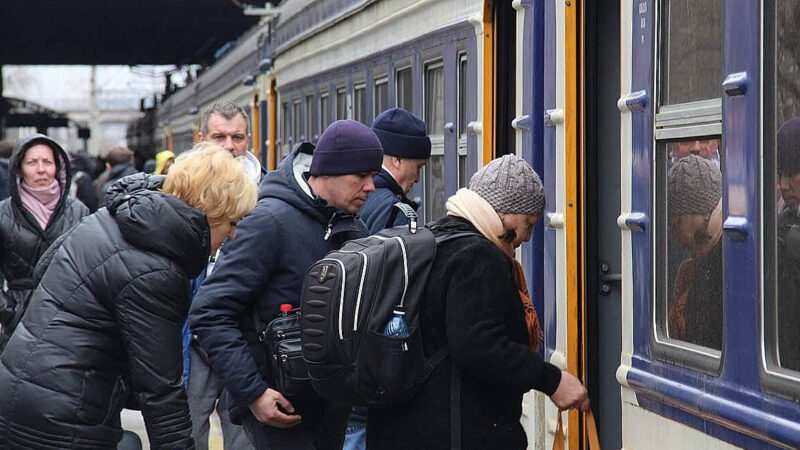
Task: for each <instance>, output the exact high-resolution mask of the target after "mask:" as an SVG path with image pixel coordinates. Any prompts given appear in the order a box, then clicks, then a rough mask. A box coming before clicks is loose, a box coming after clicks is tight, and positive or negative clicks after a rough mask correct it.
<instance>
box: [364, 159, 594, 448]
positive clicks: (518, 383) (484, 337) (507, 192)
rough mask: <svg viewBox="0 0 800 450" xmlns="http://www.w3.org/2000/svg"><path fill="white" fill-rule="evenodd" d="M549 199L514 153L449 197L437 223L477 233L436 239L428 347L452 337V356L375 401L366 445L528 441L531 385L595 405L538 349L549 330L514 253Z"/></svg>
mask: <svg viewBox="0 0 800 450" xmlns="http://www.w3.org/2000/svg"><path fill="white" fill-rule="evenodd" d="M544 203H545V200H544V192H543V190H542V185H541V182H540V180H539V177H538V176H537V175H536V172H534V171H533V169H532V168H531V167H530V165H528V163H527V162H525V160H523V159H522V158H519V157H517V156H514V155H506V156H503V157H502V158H499V159H496V160H494V161H492V162H491V163H489V164H488V165H487V166H486V167H484V168H483V169H481V170H480V171H479V172H477V173H476V174H475V175H474V176H473V177H472V179H471V180H470V184H469V189H461V190H459V191H458V192H457V193H456V194H455V195H454V196H452V197H451V198H450V199H449V200H448V201H447V212H448V216H447V217H445V218H443V219H440V220H439V221H437V222H435V223H434V224H433V225H432V226H431V229H432V230H433V232H434V234H435V235H437V236H438V235H442V234H447V233H464V232H466V233H473V234H474V236H468V237H463V238H460V239H454V240H449V241H444V242H443V243H442V244H441V245H439V246H438V247H437V249H436V259H435V261H434V264H433V269H432V270H431V273H430V275H429V279H428V284H427V287H426V288H425V299H426V300H425V308H424V309H423V310H422V311H421V327H422V330H421V332H422V335H423V336H425V346H426V348H425V353H426V354H428V355H432V354H434V353H435V352H437V351H438V350H439V349H441V348H443V347H446V348H447V349H448V353H449V355H450V358H448V359H446V360H445V361H444V362H443V363H441V364H439V366H438V367H437V368H436V369H435V370H434V372H433V373H432V375H431V377H430V378H429V379H428V381H427V382H426V383H425V384H424V385H423V386H422V387H421V391H420V392H419V393H418V394H417V395H415V396H414V398H413V399H412V400H411V401H410V402H409V403H407V404H405V405H403V406H399V407H392V408H386V409H371V410H370V411H369V424H368V426H367V448H369V449H370V450H386V449H395V450H400V449H404V450H405V449H408V450H411V449H425V450H439V449H441V450H449V449H451V448H453V447H451V445H452V442H451V437H453V438H456V437H458V438H460V439H461V448H463V449H465V450H468V449H475V450H479V449H481V450H482V449H504V450H523V449H525V448H527V440H526V437H525V432H524V431H523V429H522V426H521V425H520V417H521V414H522V396H523V394H524V393H526V392H528V391H529V390H531V389H536V390H539V391H541V392H544V393H545V394H547V395H549V396H550V398H551V399H552V400H553V402H554V403H555V404H556V405H557V406H558V407H559V408H562V409H565V408H570V407H580V408H582V409H586V408H588V399H587V396H586V389H585V388H584V387H583V386H582V385H581V383H580V382H579V381H578V380H577V379H576V378H575V377H574V376H572V375H570V374H569V373H567V372H564V371H561V370H559V369H558V368H557V367H555V366H553V365H552V364H549V363H547V362H545V361H544V360H543V359H542V357H541V355H540V354H539V353H538V349H539V345H540V343H541V334H540V333H541V331H540V329H539V325H538V321H537V318H536V312H535V310H534V308H533V305H532V304H531V299H530V296H529V295H528V291H527V288H526V283H525V276H524V275H523V273H522V267H521V265H520V264H519V263H518V262H517V261H516V260H515V259H514V249H515V248H516V247H518V246H519V245H520V244H522V243H523V242H525V241H527V240H529V239H530V237H531V230H532V228H533V226H534V225H535V224H536V222H538V221H539V218H540V217H541V214H542V210H543V208H544ZM453 365H454V366H455V367H453ZM453 373H460V376H454V375H453ZM454 380H456V383H459V384H460V386H461V388H460V390H459V391H458V392H460V411H458V410H454V411H455V414H457V415H458V419H457V420H459V422H460V430H459V429H458V428H452V422H451V417H452V415H451V414H453V412H454V411H452V410H451V406H452V403H451V383H452V382H453V381H454ZM409 430H413V432H409ZM454 432H455V434H454Z"/></svg>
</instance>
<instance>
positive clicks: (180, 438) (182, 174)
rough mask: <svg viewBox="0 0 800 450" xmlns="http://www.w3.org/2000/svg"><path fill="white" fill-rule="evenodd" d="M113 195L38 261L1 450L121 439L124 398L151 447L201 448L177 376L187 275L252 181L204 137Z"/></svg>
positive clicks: (237, 211) (6, 371)
mask: <svg viewBox="0 0 800 450" xmlns="http://www.w3.org/2000/svg"><path fill="white" fill-rule="evenodd" d="M107 200H108V207H107V209H101V210H100V211H98V212H97V213H96V214H94V215H92V216H91V217H89V218H88V219H86V220H85V221H83V222H82V223H81V224H80V225H78V226H77V227H76V228H74V229H73V230H72V231H71V232H70V233H68V234H67V235H65V236H64V237H63V238H62V240H61V241H60V242H57V243H56V244H55V245H53V246H52V247H51V248H50V249H49V250H48V251H47V253H46V254H45V256H44V257H43V258H48V259H50V264H49V266H48V267H47V268H46V270H44V272H43V273H41V274H40V273H39V272H38V270H37V274H36V275H37V278H38V277H41V278H40V279H41V281H40V283H39V284H38V286H37V288H36V290H35V291H34V292H33V295H32V297H31V299H30V305H29V307H28V311H27V312H26V314H25V316H24V317H23V319H22V322H21V323H20V325H19V327H17V329H16V330H15V332H14V334H13V335H12V336H11V339H10V341H9V342H8V346H7V347H6V350H5V352H4V353H3V355H2V358H0V398H2V399H3V400H2V402H0V448H3V449H9V448H37V449H68V448H69V449H109V448H115V447H116V444H117V441H118V440H119V438H120V436H121V433H122V430H121V429H120V415H119V414H120V411H121V410H122V408H123V406H125V404H126V403H127V402H128V401H132V402H134V403H136V404H138V406H139V407H140V408H141V410H142V414H143V416H144V418H145V425H146V427H147V433H148V436H149V439H150V445H151V448H154V449H167V448H168V449H187V448H194V443H193V441H192V438H191V422H190V420H189V409H188V406H187V403H186V394H185V393H184V391H183V387H182V386H181V327H182V326H183V322H184V321H185V320H186V315H187V312H188V308H189V280H190V279H191V278H193V277H196V276H197V275H198V274H199V273H200V271H201V270H203V268H204V267H205V266H206V264H207V262H208V258H209V255H211V254H214V252H216V250H217V248H219V246H220V245H221V244H222V241H223V240H224V239H226V238H227V239H233V238H234V237H235V236H234V232H235V227H236V223H237V222H238V221H239V219H241V218H242V217H243V216H244V215H245V214H247V213H248V212H249V211H250V210H251V209H252V208H253V207H254V206H255V202H256V185H255V183H253V181H252V180H251V179H250V178H249V177H248V176H247V174H246V173H245V171H244V169H243V168H242V165H241V163H240V162H239V161H237V160H236V159H234V158H233V156H231V154H230V153H229V152H227V151H225V150H224V149H223V148H222V147H219V146H216V145H211V144H205V145H203V144H201V145H199V146H198V147H196V148H195V149H194V150H193V151H191V152H188V153H186V154H184V155H182V156H181V157H179V158H178V159H177V160H176V162H175V164H174V165H173V166H172V169H171V170H170V172H169V175H167V176H166V177H156V176H150V175H146V174H137V175H132V176H129V177H126V178H123V179H121V180H119V181H117V182H116V183H115V184H113V185H112V187H111V189H110V191H109V195H108V197H107ZM40 267H43V266H40Z"/></svg>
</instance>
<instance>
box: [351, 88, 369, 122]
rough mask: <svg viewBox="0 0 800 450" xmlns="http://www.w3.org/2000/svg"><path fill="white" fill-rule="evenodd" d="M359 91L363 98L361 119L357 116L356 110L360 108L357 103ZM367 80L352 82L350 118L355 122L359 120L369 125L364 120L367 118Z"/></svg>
mask: <svg viewBox="0 0 800 450" xmlns="http://www.w3.org/2000/svg"><path fill="white" fill-rule="evenodd" d="M359 92H361V93H362V95H363V99H364V111H363V116H364V117H363V119H364V120H363V121H362V120H361V119H360V118H359V117H358V111H359V110H360V107H359V103H358V93H359ZM367 103H368V102H367V82H366V81H359V82H355V83H353V101H352V104H353V108H352V119H353V120H355V121H356V122H360V123H362V124H364V125H367V126H369V124H368V123H367V122H366V121H367V119H368V118H369V115H368V113H367Z"/></svg>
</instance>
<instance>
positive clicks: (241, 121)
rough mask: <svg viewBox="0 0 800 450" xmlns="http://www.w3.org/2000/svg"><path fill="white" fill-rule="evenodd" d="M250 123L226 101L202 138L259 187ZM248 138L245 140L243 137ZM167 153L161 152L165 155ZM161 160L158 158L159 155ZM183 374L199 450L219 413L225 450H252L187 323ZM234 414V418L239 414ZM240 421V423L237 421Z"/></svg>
mask: <svg viewBox="0 0 800 450" xmlns="http://www.w3.org/2000/svg"><path fill="white" fill-rule="evenodd" d="M249 123H250V120H249V118H248V117H247V113H246V112H245V111H244V109H242V108H241V107H240V106H238V105H236V104H235V103H230V102H225V103H217V104H214V105H211V107H209V108H208V109H207V110H205V111H203V115H202V117H201V120H200V138H201V139H203V140H204V141H205V142H211V143H215V144H217V145H221V146H222V147H223V148H224V149H225V150H227V151H229V152H230V153H231V155H234V156H236V157H237V158H238V159H239V160H240V161H242V163H243V164H245V167H246V169H247V173H248V175H249V176H250V177H251V179H252V180H253V182H255V183H256V184H258V183H259V182H260V181H261V176H262V175H263V174H264V173H265V171H263V169H262V167H261V164H260V163H259V162H258V158H256V157H255V156H254V155H253V154H252V153H251V152H250V151H249V150H248V149H247V146H248V143H249V142H250V139H249V137H250V136H249V135H250V133H249V131H248V124H249ZM242 137H244V138H242ZM162 153H164V152H161V153H159V155H161V154H162ZM157 157H158V156H157ZM216 257H217V255H212V257H211V260H210V261H209V264H208V267H207V268H206V270H204V271H203V272H201V273H200V275H199V276H198V277H197V278H195V279H194V280H193V281H192V298H194V296H195V294H196V293H197V290H198V289H199V288H200V286H201V285H202V284H203V282H204V281H205V279H206V277H208V275H210V274H211V272H212V270H213V269H214V264H215V262H216ZM183 372H184V382H185V384H186V394H187V395H188V397H189V410H190V411H191V413H192V436H193V437H194V440H195V444H196V445H197V449H198V450H205V449H207V448H208V433H209V429H210V421H209V420H210V418H211V414H212V413H213V412H214V411H215V410H216V412H217V416H219V421H220V427H221V428H222V439H223V444H224V447H225V448H235V449H237V450H247V449H250V448H252V445H251V444H250V441H249V438H248V437H247V434H246V433H245V432H244V429H242V427H241V425H239V424H237V423H234V420H233V419H232V418H231V408H234V409H236V411H238V408H235V405H234V404H233V401H232V400H231V396H230V394H229V393H228V392H227V391H226V390H225V386H224V385H223V383H222V381H221V380H220V379H219V378H218V377H217V376H216V375H215V374H214V372H213V371H212V370H211V365H210V363H209V361H208V355H207V354H206V353H205V351H203V349H202V348H201V347H200V346H199V345H198V343H197V338H196V336H194V335H193V333H192V332H191V327H190V326H189V324H188V323H187V324H186V326H185V327H184V351H183ZM236 411H234V416H236V415H237V413H236ZM236 421H237V422H238V420H236Z"/></svg>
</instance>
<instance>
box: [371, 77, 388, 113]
mask: <svg viewBox="0 0 800 450" xmlns="http://www.w3.org/2000/svg"><path fill="white" fill-rule="evenodd" d="M388 107H389V80H388V79H386V78H381V79H379V80H375V114H374V116H375V117H377V116H378V114H380V113H382V112H384V111H386V109H387V108H388Z"/></svg>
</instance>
